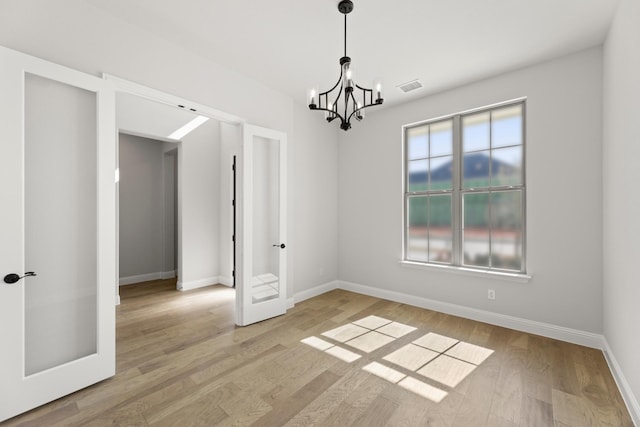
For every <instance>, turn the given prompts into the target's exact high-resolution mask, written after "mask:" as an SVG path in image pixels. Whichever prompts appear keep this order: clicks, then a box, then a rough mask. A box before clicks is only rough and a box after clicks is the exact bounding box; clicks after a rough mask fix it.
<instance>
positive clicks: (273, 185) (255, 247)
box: [236, 124, 287, 326]
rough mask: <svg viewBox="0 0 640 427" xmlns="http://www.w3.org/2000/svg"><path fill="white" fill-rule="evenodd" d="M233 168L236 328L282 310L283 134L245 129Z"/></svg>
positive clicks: (284, 264)
mask: <svg viewBox="0 0 640 427" xmlns="http://www.w3.org/2000/svg"><path fill="white" fill-rule="evenodd" d="M238 166H239V168H238V169H239V171H238V172H239V173H238V176H239V177H240V182H239V183H240V185H239V186H238V189H239V194H238V199H237V200H238V203H239V204H238V212H239V215H240V217H239V218H240V221H239V223H240V227H238V230H237V232H238V235H237V236H236V238H238V239H239V241H241V242H242V245H239V248H238V249H239V251H238V268H237V271H238V276H237V286H236V305H237V309H236V323H237V324H238V325H241V326H244V325H249V324H251V323H255V322H259V321H261V320H265V319H269V318H271V317H275V316H279V315H281V314H284V313H285V312H286V311H287V280H286V279H287V238H286V232H287V228H286V224H287V221H286V207H287V192H286V185H287V136H286V134H285V133H283V132H278V131H275V130H272V129H266V128H261V127H258V126H253V125H247V124H245V125H244V127H243V147H242V156H241V159H240V162H239V164H238Z"/></svg>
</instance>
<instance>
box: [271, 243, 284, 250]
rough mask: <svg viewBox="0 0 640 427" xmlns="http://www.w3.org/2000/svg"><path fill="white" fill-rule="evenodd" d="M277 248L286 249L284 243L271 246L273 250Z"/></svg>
mask: <svg viewBox="0 0 640 427" xmlns="http://www.w3.org/2000/svg"><path fill="white" fill-rule="evenodd" d="M278 246H279V247H280V249H284V248H286V247H287V246H286V245H285V244H284V243H281V244H279V245H273V247H274V248H277V247H278Z"/></svg>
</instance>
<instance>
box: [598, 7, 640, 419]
mask: <svg viewBox="0 0 640 427" xmlns="http://www.w3.org/2000/svg"><path fill="white" fill-rule="evenodd" d="M639 22H640V3H639V2H638V1H636V0H622V1H621V2H620V6H619V8H618V11H617V14H616V16H615V19H614V21H613V24H612V27H611V30H610V33H609V36H608V38H607V41H606V43H605V46H604V141H605V143H604V150H603V158H604V160H603V164H604V226H603V229H604V250H603V252H604V332H605V337H606V339H607V341H608V344H609V346H610V350H611V353H612V355H615V359H616V360H617V363H618V364H619V367H620V368H621V372H622V373H623V375H624V377H626V381H628V384H626V386H627V387H628V388H626V390H625V391H626V392H627V393H628V394H627V398H629V397H631V399H630V400H631V401H633V403H632V404H631V405H630V406H631V407H632V408H633V411H632V413H634V415H635V420H636V423H640V406H639V404H638V399H639V398H640V364H638V360H639V358H640V341H639V340H638V325H640V310H638V302H639V301H640V286H638V272H637V268H636V262H637V261H638V254H639V253H640V251H639V250H638V242H639V241H640V193H639V192H638V190H637V183H638V182H639V181H640V168H639V167H638V159H640V120H639V117H638V115H639V114H640V50H638V46H639V45H640V25H638V23H639ZM622 386H623V388H625V384H622ZM631 395H634V396H635V397H634V396H631Z"/></svg>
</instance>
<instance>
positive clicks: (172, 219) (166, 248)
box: [162, 142, 178, 277]
mask: <svg viewBox="0 0 640 427" xmlns="http://www.w3.org/2000/svg"><path fill="white" fill-rule="evenodd" d="M167 148H169V149H170V150H169V151H168V152H167ZM164 149H165V152H164V153H163V157H164V158H163V166H162V179H163V188H162V192H163V201H162V204H163V206H162V209H163V219H162V223H163V227H162V233H163V234H162V271H163V272H164V273H167V275H168V276H169V277H170V275H169V274H168V273H171V272H174V273H175V270H176V266H177V265H178V263H177V256H178V253H177V243H178V228H177V222H176V219H177V217H178V215H177V213H178V199H177V198H178V191H177V190H178V176H177V174H178V167H177V166H178V149H177V147H176V146H175V144H171V143H166V142H165V144H164Z"/></svg>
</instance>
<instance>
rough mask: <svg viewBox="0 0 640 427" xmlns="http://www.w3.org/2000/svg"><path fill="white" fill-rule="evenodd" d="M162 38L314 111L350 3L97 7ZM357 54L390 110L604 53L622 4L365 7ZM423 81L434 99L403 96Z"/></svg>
mask: <svg viewBox="0 0 640 427" xmlns="http://www.w3.org/2000/svg"><path fill="white" fill-rule="evenodd" d="M88 1H89V2H90V3H92V4H93V5H94V6H96V7H98V8H99V9H102V10H104V11H106V12H108V13H111V14H113V15H115V16H117V17H119V18H121V19H123V20H125V21H127V22H129V23H130V24H133V25H135V26H137V27H140V28H142V29H144V30H146V31H149V32H151V33H153V34H155V35H157V36H159V37H161V38H164V39H166V40H169V41H171V42H174V43H177V44H179V45H181V46H183V47H184V48H185V49H189V50H191V51H194V52H196V53H198V54H200V55H202V56H205V57H208V58H210V59H211V60H213V61H215V62H217V63H221V64H224V65H226V66H227V67H229V68H231V69H233V70H235V71H237V72H240V73H242V74H244V75H247V76H249V77H252V78H254V79H256V80H258V81H261V82H263V83H264V84H266V85H268V86H270V87H272V88H274V89H276V90H279V91H281V92H283V93H286V94H288V95H290V96H292V97H293V98H294V99H295V100H296V101H298V102H301V103H304V102H305V91H306V89H307V88H308V87H311V86H314V85H315V86H317V87H318V88H319V89H321V90H326V89H329V88H330V87H331V86H332V85H333V84H334V83H335V81H336V80H337V78H338V75H339V65H338V60H339V58H340V57H341V56H342V55H343V15H341V14H340V13H339V12H338V11H337V3H338V0H288V1H285V0H271V1H263V0H254V1H233V0H181V1H180V2H177V1H175V0H133V1H132V0H88ZM353 2H354V5H355V7H354V11H353V12H352V13H351V14H350V15H348V27H349V28H348V40H347V43H348V45H347V54H348V56H350V57H351V58H352V66H353V68H354V70H355V73H356V74H355V80H356V83H358V84H360V85H361V86H369V87H370V86H371V82H372V80H373V79H374V78H377V77H380V78H382V80H383V82H384V98H385V103H387V104H393V103H399V102H404V101H406V100H409V99H411V98H413V97H418V96H425V95H427V94H430V93H434V92H438V91H441V90H444V89H447V88H450V87H453V86H458V85H461V84H464V83H467V82H471V81H475V80H478V79H481V78H484V77H488V76H491V75H495V74H498V73H501V72H505V71H509V70H513V69H516V68H520V67H523V66H526V65H529V64H532V63H536V62H540V61H543V60H546V59H551V58H554V57H558V56H562V55H564V54H567V53H571V52H576V51H579V50H582V49H585V48H588V47H591V46H596V45H599V44H601V43H602V42H603V41H604V39H605V37H606V33H607V30H608V28H609V24H610V22H611V18H612V16H613V13H614V10H615V7H616V5H617V2H618V0H438V1H436V0H396V1H388V0H387V1H385V0H353ZM416 78H419V79H420V80H422V82H423V84H424V88H423V89H420V90H417V91H414V92H412V93H411V95H409V94H406V95H405V94H403V93H402V92H400V91H399V90H398V89H397V88H396V87H395V86H397V85H399V84H401V83H404V82H407V81H409V80H413V79H416Z"/></svg>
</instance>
